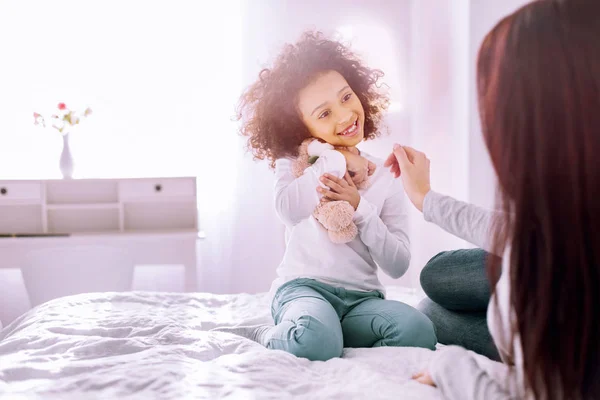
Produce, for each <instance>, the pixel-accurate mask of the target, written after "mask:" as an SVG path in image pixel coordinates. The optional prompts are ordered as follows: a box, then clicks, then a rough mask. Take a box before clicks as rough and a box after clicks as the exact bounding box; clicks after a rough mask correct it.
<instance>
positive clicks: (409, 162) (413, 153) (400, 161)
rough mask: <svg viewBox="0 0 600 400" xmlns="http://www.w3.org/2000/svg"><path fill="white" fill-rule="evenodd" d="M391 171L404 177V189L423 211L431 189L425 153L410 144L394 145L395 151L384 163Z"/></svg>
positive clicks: (396, 175) (427, 160)
mask: <svg viewBox="0 0 600 400" xmlns="http://www.w3.org/2000/svg"><path fill="white" fill-rule="evenodd" d="M383 165H384V166H386V167H390V172H391V173H392V174H393V175H394V176H395V177H396V178H398V177H399V176H400V177H402V183H403V184H404V191H405V192H406V195H407V196H408V198H409V199H410V201H411V202H412V203H413V204H414V205H415V207H417V209H418V210H419V211H421V212H422V211H423V200H424V199H425V195H427V193H429V191H430V190H431V182H430V178H429V159H428V158H427V157H426V156H425V154H424V153H421V152H420V151H417V150H415V149H413V148H412V147H408V146H400V145H397V144H396V145H394V152H393V153H392V154H390V156H389V157H388V158H387V160H386V161H385V164H383Z"/></svg>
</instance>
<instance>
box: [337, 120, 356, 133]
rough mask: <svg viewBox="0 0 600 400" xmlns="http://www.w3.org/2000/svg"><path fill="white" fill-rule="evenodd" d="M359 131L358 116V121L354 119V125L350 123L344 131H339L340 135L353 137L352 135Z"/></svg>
mask: <svg viewBox="0 0 600 400" xmlns="http://www.w3.org/2000/svg"><path fill="white" fill-rule="evenodd" d="M357 133H358V118H357V119H356V121H354V123H353V124H352V125H350V126H349V127H347V128H346V129H344V130H343V131H341V132H340V133H338V136H343V137H352V136H354V135H356V134H357Z"/></svg>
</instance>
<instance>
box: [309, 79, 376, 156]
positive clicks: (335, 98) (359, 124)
mask: <svg viewBox="0 0 600 400" xmlns="http://www.w3.org/2000/svg"><path fill="white" fill-rule="evenodd" d="M298 109H299V111H300V117H301V119H302V121H303V122H304V125H306V127H307V128H308V130H309V132H310V134H311V135H312V136H313V137H316V138H318V139H321V140H324V141H325V142H327V143H329V144H332V145H334V146H347V147H352V146H356V145H357V144H358V143H360V142H361V141H362V140H363V138H364V122H365V110H364V109H363V106H362V104H361V102H360V100H359V99H358V97H357V96H356V94H355V93H354V92H353V91H352V88H351V87H350V85H348V82H346V79H344V77H343V76H342V75H340V74H339V73H338V72H336V71H327V72H324V73H323V74H321V75H319V76H318V77H317V78H315V80H313V81H312V82H311V83H310V84H309V85H308V86H306V87H305V88H304V89H302V90H301V91H300V93H298Z"/></svg>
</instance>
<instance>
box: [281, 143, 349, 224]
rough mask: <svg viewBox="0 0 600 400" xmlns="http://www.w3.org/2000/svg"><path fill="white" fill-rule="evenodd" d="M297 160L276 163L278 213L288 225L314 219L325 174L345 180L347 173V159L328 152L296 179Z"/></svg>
mask: <svg viewBox="0 0 600 400" xmlns="http://www.w3.org/2000/svg"><path fill="white" fill-rule="evenodd" d="M292 163H293V161H292V160H290V159H287V158H280V159H278V160H277V161H276V162H275V178H276V182H275V210H276V211H277V215H278V216H279V218H280V219H281V220H282V221H283V222H284V223H285V224H286V225H287V226H294V225H296V224H298V223H299V222H300V221H302V220H305V219H306V218H308V217H310V216H311V215H312V213H313V211H314V210H315V207H316V206H317V204H319V201H320V199H321V195H320V194H319V193H318V192H317V187H318V186H323V185H322V184H321V183H320V182H319V177H320V176H321V175H323V174H325V173H329V174H332V175H334V176H336V177H342V176H344V174H345V173H346V159H345V158H344V156H343V155H342V153H340V152H338V151H336V150H325V151H324V152H323V153H322V154H321V155H320V156H319V158H318V159H317V161H316V162H315V163H314V164H313V165H312V166H310V167H308V168H307V169H306V170H304V174H303V175H302V176H300V177H298V178H296V177H295V176H294V174H293V172H292Z"/></svg>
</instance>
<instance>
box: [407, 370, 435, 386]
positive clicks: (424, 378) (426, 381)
mask: <svg viewBox="0 0 600 400" xmlns="http://www.w3.org/2000/svg"><path fill="white" fill-rule="evenodd" d="M412 379H413V380H416V381H417V382H419V383H422V384H423V385H429V386H433V387H436V386H435V383H434V382H433V379H431V375H429V371H427V370H425V371H422V372H419V373H418V374H416V375H414V376H413V377H412Z"/></svg>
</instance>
